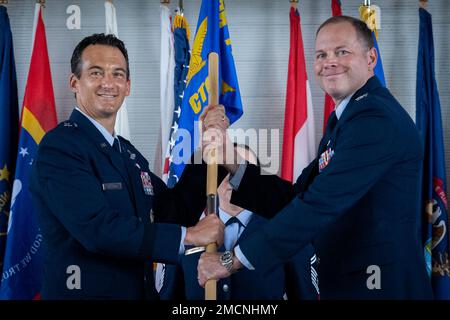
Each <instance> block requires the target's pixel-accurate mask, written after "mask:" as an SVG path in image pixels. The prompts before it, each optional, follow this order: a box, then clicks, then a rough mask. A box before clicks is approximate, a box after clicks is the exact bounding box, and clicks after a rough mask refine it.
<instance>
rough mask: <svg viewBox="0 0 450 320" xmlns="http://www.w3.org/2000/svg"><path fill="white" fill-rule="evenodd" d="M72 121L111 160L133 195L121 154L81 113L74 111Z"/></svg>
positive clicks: (71, 116)
mask: <svg viewBox="0 0 450 320" xmlns="http://www.w3.org/2000/svg"><path fill="white" fill-rule="evenodd" d="M70 120H71V121H72V122H74V123H76V124H77V125H78V127H79V128H80V129H81V130H82V131H83V132H84V133H85V134H86V135H88V136H89V138H90V140H92V141H93V143H94V144H95V146H96V147H97V149H98V150H99V151H100V152H101V153H103V154H104V155H105V156H106V157H108V158H109V160H110V162H111V164H112V166H113V167H114V168H115V169H116V170H117V172H118V173H119V174H120V176H121V177H122V180H123V181H125V184H126V186H127V189H128V190H129V192H130V195H131V189H130V188H131V186H130V183H129V179H128V176H127V173H126V170H125V167H126V166H125V164H124V161H123V160H122V157H121V156H120V154H118V153H117V152H116V151H115V150H114V149H113V148H112V147H111V146H110V145H109V143H108V141H106V139H105V137H103V135H102V134H101V133H100V132H99V131H98V129H97V128H96V127H95V126H94V125H93V124H92V123H91V122H90V121H89V119H88V118H86V117H85V116H84V115H82V114H81V113H80V112H79V111H77V110H74V111H72V114H71V115H70Z"/></svg>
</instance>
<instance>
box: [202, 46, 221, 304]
mask: <svg viewBox="0 0 450 320" xmlns="http://www.w3.org/2000/svg"><path fill="white" fill-rule="evenodd" d="M208 66H209V69H208V73H209V75H208V77H209V91H208V104H209V105H218V104H219V55H218V54H217V53H216V52H211V53H210V54H209V55H208ZM208 159H209V161H208V169H207V176H206V197H207V202H206V206H207V214H216V193H217V158H216V150H215V149H213V150H211V151H210V153H209V154H208ZM206 252H217V245H216V244H215V243H210V244H208V245H207V247H206ZM205 300H217V281H216V280H213V279H211V280H208V281H207V282H206V284H205Z"/></svg>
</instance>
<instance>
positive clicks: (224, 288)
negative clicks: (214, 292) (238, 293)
mask: <svg viewBox="0 0 450 320" xmlns="http://www.w3.org/2000/svg"><path fill="white" fill-rule="evenodd" d="M222 288H223V292H228V291H230V288H229V287H228V285H227V284H224V285H223V287H222Z"/></svg>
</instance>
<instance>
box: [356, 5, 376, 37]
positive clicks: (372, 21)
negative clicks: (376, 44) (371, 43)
mask: <svg viewBox="0 0 450 320" xmlns="http://www.w3.org/2000/svg"><path fill="white" fill-rule="evenodd" d="M366 4H368V5H366ZM359 16H360V17H361V20H362V21H364V22H365V23H366V24H367V26H368V27H369V29H370V30H372V31H373V32H375V37H376V38H377V40H378V26H377V17H376V11H375V10H374V9H373V8H372V7H371V5H370V0H365V1H364V4H362V5H361V6H360V7H359Z"/></svg>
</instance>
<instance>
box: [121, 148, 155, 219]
mask: <svg viewBox="0 0 450 320" xmlns="http://www.w3.org/2000/svg"><path fill="white" fill-rule="evenodd" d="M121 142H122V145H124V143H123V140H121ZM124 149H125V150H124V152H123V153H122V157H123V162H124V163H125V167H126V171H127V174H128V176H129V178H130V180H129V181H131V189H132V193H133V198H134V204H135V209H136V212H137V214H138V216H139V217H141V218H143V219H146V220H147V219H149V220H150V209H151V207H152V201H153V196H152V195H148V196H149V197H150V200H151V201H148V199H147V197H148V196H147V195H146V194H145V193H144V191H143V185H142V184H143V181H142V178H141V173H142V172H143V170H145V168H140V167H138V166H140V165H139V164H137V162H136V154H135V153H134V152H133V151H131V150H129V149H128V148H127V147H125V148H124Z"/></svg>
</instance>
